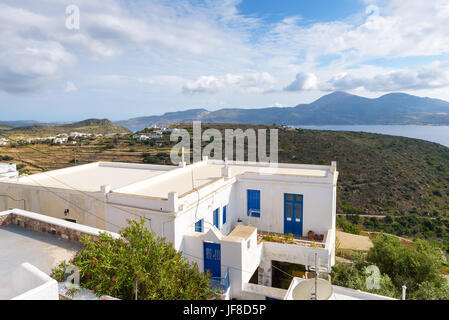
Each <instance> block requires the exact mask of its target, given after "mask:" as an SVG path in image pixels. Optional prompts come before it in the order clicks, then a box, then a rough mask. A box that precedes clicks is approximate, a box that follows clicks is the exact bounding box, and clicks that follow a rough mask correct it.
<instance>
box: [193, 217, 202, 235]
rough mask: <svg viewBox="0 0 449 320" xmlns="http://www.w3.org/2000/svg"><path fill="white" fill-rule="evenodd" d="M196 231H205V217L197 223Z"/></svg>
mask: <svg viewBox="0 0 449 320" xmlns="http://www.w3.org/2000/svg"><path fill="white" fill-rule="evenodd" d="M195 232H203V219H201V220H198V221H197V222H196V223H195Z"/></svg>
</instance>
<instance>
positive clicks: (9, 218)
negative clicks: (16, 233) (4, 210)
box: [0, 213, 97, 242]
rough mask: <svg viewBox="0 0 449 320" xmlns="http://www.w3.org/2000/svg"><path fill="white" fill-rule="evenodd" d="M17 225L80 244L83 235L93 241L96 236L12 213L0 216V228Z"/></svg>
mask: <svg viewBox="0 0 449 320" xmlns="http://www.w3.org/2000/svg"><path fill="white" fill-rule="evenodd" d="M11 224H12V225H17V226H20V227H22V228H26V229H30V230H34V231H36V232H45V233H49V234H54V235H56V236H58V237H61V238H63V239H68V240H72V241H76V242H80V241H81V238H82V237H83V236H84V235H88V236H90V237H91V239H93V240H95V239H96V238H97V236H94V235H91V234H86V233H83V232H82V231H79V230H73V229H70V228H67V227H63V226H59V225H55V224H51V223H48V222H45V221H40V220H36V219H32V218H29V217H24V216H20V215H17V214H14V213H10V214H8V215H2V216H0V226H6V225H11Z"/></svg>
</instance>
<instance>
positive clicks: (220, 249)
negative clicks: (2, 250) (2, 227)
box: [0, 158, 338, 299]
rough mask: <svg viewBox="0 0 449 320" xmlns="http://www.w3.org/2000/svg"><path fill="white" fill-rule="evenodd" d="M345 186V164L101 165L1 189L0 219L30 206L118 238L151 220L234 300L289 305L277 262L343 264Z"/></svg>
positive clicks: (210, 162)
mask: <svg viewBox="0 0 449 320" xmlns="http://www.w3.org/2000/svg"><path fill="white" fill-rule="evenodd" d="M337 179H338V172H337V168H336V163H332V164H331V165H327V166H324V165H296V164H278V166H277V167H271V166H270V165H269V164H264V163H249V162H226V163H225V162H223V161H213V160H208V159H207V158H204V159H203V161H200V162H197V163H194V164H192V165H185V163H181V164H180V166H178V167H176V166H162V165H147V164H130V163H107V162H99V163H91V164H87V165H81V166H76V167H71V168H65V169H60V170H54V171H50V172H45V173H39V174H34V175H30V176H25V177H20V178H16V179H9V180H7V181H0V193H1V194H6V195H9V197H0V210H2V209H3V210H6V209H8V208H17V207H18V208H20V207H21V206H26V210H30V211H34V212H39V213H41V214H46V215H49V216H52V217H56V218H64V219H70V221H74V222H77V223H81V224H85V225H88V226H91V227H95V228H100V229H106V230H109V231H112V232H116V231H118V230H119V229H120V228H123V227H124V226H126V225H127V219H137V218H139V217H144V218H145V221H146V226H147V227H148V228H149V229H150V230H151V231H153V232H155V233H156V234H157V235H159V236H161V237H164V238H165V239H166V241H169V242H172V243H173V244H174V247H175V248H176V249H177V250H179V251H181V252H182V253H183V255H184V256H185V257H186V258H187V259H189V260H190V261H191V262H196V263H197V264H198V266H199V268H200V269H201V270H209V271H210V272H211V273H212V276H213V281H212V282H213V285H214V286H216V287H218V288H220V289H222V290H223V292H225V293H226V296H227V297H228V298H237V299H248V298H251V299H265V298H266V297H270V298H283V296H285V293H286V291H285V292H284V291H280V290H281V289H278V288H272V287H271V285H272V282H271V275H272V265H273V264H272V261H279V262H287V263H295V264H301V265H303V266H304V267H305V268H306V269H309V270H310V269H311V268H313V267H315V265H317V266H318V268H319V270H320V271H323V272H326V271H329V270H330V268H331V266H332V265H333V264H334V262H335V223H336V186H337ZM14 199H23V201H22V202H17V201H15V200H14ZM267 233H276V234H279V235H286V234H287V235H288V234H290V236H289V237H286V236H283V238H284V241H280V240H282V237H280V238H278V240H276V239H275V238H273V237H272V236H267V235H266V234H267ZM311 233H313V234H314V235H316V236H315V237H316V238H315V237H312V239H310V238H309V237H308V236H309V235H311ZM264 234H265V235H264ZM287 238H288V239H287ZM279 239H280V240H279ZM250 279H253V280H252V281H251V282H250ZM254 279H256V281H254Z"/></svg>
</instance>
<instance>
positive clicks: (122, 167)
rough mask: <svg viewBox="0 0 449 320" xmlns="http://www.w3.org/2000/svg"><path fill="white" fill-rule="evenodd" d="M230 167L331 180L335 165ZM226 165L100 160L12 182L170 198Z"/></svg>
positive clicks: (261, 174) (236, 171) (257, 174)
mask: <svg viewBox="0 0 449 320" xmlns="http://www.w3.org/2000/svg"><path fill="white" fill-rule="evenodd" d="M228 167H229V168H230V170H231V175H230V178H234V177H240V178H241V177H245V176H246V175H249V176H251V178H256V179H257V178H261V179H265V178H266V179H269V176H270V175H275V176H278V177H279V176H289V177H290V179H291V178H292V177H293V178H294V179H295V180H296V179H303V180H304V181H312V180H313V181H315V182H325V183H328V182H329V181H330V180H329V179H328V178H329V172H330V168H331V166H319V165H297V164H278V166H277V167H269V166H268V165H267V164H261V163H248V162H240V163H238V162H229V163H228ZM223 168H224V162H223V161H213V160H209V161H207V160H204V161H201V162H197V163H195V164H192V165H187V166H185V167H178V166H161V165H151V164H132V163H116V162H96V163H91V164H87V165H81V166H77V167H70V168H65V169H60V170H54V171H49V172H45V173H39V174H34V175H31V176H24V177H20V178H18V179H16V180H12V181H8V183H18V184H26V185H33V186H44V187H49V188H62V189H75V190H81V191H85V192H98V191H100V190H101V186H103V185H109V186H110V187H111V190H112V191H113V192H116V193H122V194H130V195H137V196H147V197H155V198H164V199H166V198H167V197H168V194H169V193H170V192H177V193H178V196H179V197H183V195H187V194H188V193H191V192H193V191H194V190H195V189H200V188H201V187H203V186H205V185H207V184H209V183H211V182H214V181H216V180H218V179H220V178H222V169H223ZM242 175H243V176H242Z"/></svg>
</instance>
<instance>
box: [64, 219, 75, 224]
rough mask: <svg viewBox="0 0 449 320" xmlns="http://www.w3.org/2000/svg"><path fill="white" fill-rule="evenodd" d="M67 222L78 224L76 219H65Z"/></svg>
mask: <svg viewBox="0 0 449 320" xmlns="http://www.w3.org/2000/svg"><path fill="white" fill-rule="evenodd" d="M64 220H65V221H68V222H73V223H76V220H75V219H69V218H64Z"/></svg>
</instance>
